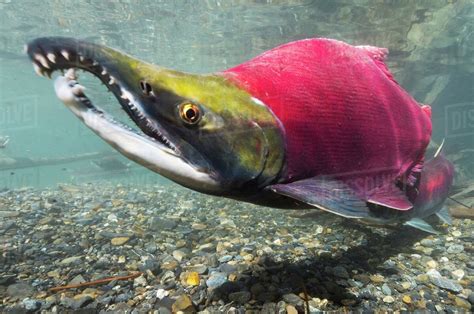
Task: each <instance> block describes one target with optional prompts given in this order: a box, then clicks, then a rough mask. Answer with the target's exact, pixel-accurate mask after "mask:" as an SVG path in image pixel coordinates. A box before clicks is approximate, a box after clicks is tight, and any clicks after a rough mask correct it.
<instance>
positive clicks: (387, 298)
mask: <svg viewBox="0 0 474 314" xmlns="http://www.w3.org/2000/svg"><path fill="white" fill-rule="evenodd" d="M383 301H384V302H385V303H393V302H395V299H394V298H393V297H392V296H390V295H387V296H386V297H385V298H383Z"/></svg>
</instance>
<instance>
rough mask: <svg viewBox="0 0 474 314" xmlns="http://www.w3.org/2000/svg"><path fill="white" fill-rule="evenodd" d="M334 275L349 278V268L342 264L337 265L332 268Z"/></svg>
mask: <svg viewBox="0 0 474 314" xmlns="http://www.w3.org/2000/svg"><path fill="white" fill-rule="evenodd" d="M332 271H333V273H334V276H336V277H339V278H344V279H348V278H349V273H348V272H347V270H346V269H345V268H344V267H342V266H336V267H334V268H333V269H332Z"/></svg>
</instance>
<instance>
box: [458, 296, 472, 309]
mask: <svg viewBox="0 0 474 314" xmlns="http://www.w3.org/2000/svg"><path fill="white" fill-rule="evenodd" d="M454 304H456V306H458V307H461V308H463V309H466V310H470V309H471V304H470V303H469V302H468V301H467V300H465V299H463V298H460V297H456V298H455V299H454Z"/></svg>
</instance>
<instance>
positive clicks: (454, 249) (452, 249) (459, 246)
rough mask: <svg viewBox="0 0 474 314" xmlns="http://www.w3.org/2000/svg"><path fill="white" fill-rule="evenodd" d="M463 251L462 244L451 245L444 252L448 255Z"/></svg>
mask: <svg viewBox="0 0 474 314" xmlns="http://www.w3.org/2000/svg"><path fill="white" fill-rule="evenodd" d="M463 251H464V245H462V244H453V245H450V246H449V247H448V249H447V250H446V252H448V253H450V254H458V253H461V252H463Z"/></svg>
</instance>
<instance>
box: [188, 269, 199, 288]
mask: <svg viewBox="0 0 474 314" xmlns="http://www.w3.org/2000/svg"><path fill="white" fill-rule="evenodd" d="M199 281H200V279H199V274H198V273H197V272H194V271H192V272H189V273H187V276H186V284H187V285H188V286H199Z"/></svg>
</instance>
